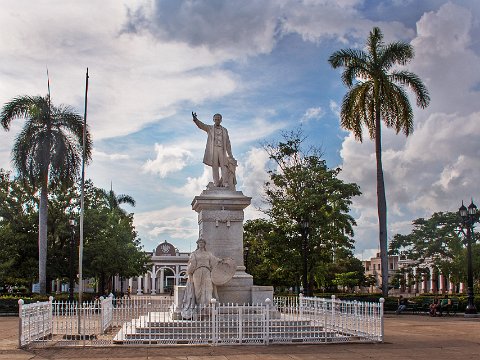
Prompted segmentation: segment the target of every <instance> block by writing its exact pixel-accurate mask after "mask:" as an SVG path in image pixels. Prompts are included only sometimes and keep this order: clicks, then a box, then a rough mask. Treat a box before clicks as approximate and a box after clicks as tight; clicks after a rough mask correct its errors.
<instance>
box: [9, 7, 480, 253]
mask: <svg viewBox="0 0 480 360" xmlns="http://www.w3.org/2000/svg"><path fill="white" fill-rule="evenodd" d="M1 8H2V11H1V12H0V59H1V66H0V103H1V104H2V105H3V104H4V103H5V102H7V101H9V100H10V99H12V98H13V97H14V96H17V95H23V94H28V95H45V94H46V92H47V88H46V83H47V81H46V68H47V67H48V69H49V73H50V83H51V92H52V100H53V102H54V103H55V104H61V103H63V104H69V105H72V106H74V107H75V108H76V109H77V110H78V112H79V113H80V114H83V103H84V92H85V71H86V68H87V67H88V68H89V74H90V82H89V111H88V123H89V126H90V129H91V132H92V135H93V139H94V153H93V161H92V163H91V165H90V166H89V167H88V168H87V177H89V178H92V179H93V181H94V183H95V184H96V185H97V186H98V187H102V188H106V189H109V188H110V185H111V184H113V189H114V191H115V192H116V193H117V194H129V195H131V196H133V197H134V198H135V199H136V201H137V206H136V207H135V208H127V207H126V209H127V210H128V211H132V212H135V224H136V227H137V230H138V232H139V235H140V237H141V239H142V243H143V245H144V246H145V248H146V249H147V250H151V249H153V248H154V247H156V245H157V244H158V243H159V242H163V241H164V240H168V241H170V242H172V243H173V244H174V245H175V246H177V247H178V248H179V249H180V250H182V251H189V250H190V249H191V248H192V247H193V245H192V244H194V242H195V238H196V236H197V234H198V225H197V217H196V213H195V212H194V211H193V210H191V206H190V203H191V201H192V199H193V197H194V196H196V195H198V194H199V193H200V192H201V191H202V189H204V188H205V186H206V184H207V183H208V181H209V177H210V171H208V169H206V168H204V166H203V164H202V157H203V148H204V144H205V141H206V135H205V133H204V132H202V131H201V130H199V129H197V128H196V127H195V125H194V124H193V123H192V120H191V112H192V111H195V112H197V114H198V117H199V118H200V119H201V120H203V121H204V122H207V123H210V122H211V118H212V115H213V114H214V113H216V112H220V113H221V114H223V117H224V121H223V125H225V126H226V127H227V128H228V130H229V133H230V138H231V142H232V148H233V154H234V156H235V157H236V158H237V160H238V161H239V168H238V170H237V177H238V182H239V184H238V188H239V190H241V191H243V193H244V194H245V195H247V196H252V197H253V205H252V206H251V207H249V208H248V210H247V218H255V217H258V216H259V214H258V213H257V212H256V210H255V206H259V205H260V204H261V202H260V195H261V189H262V183H263V181H264V180H265V179H266V172H265V169H266V166H267V156H266V154H265V152H264V151H263V150H262V143H264V142H265V141H267V142H272V141H275V140H279V139H280V138H281V133H282V131H289V130H293V129H296V128H298V127H299V126H301V127H302V128H303V131H304V132H305V133H306V134H308V136H309V137H308V140H307V141H308V142H309V143H310V144H313V145H316V146H319V147H321V148H322V149H323V151H324V154H325V155H324V156H325V158H326V160H327V163H328V165H329V166H330V167H335V166H341V167H342V168H343V172H342V175H341V176H342V178H343V179H344V180H345V181H348V182H356V183H358V184H359V185H360V187H361V190H362V192H363V195H362V196H361V197H358V198H356V199H355V202H354V205H353V207H352V213H353V215H354V216H355V218H356V219H357V222H358V226H357V228H356V232H355V239H356V254H357V255H358V256H359V257H364V258H366V257H367V256H370V255H371V254H372V253H373V252H375V251H376V249H377V243H378V236H377V215H376V212H377V210H376V185H375V162H374V157H375V155H374V148H373V143H372V142H371V141H370V140H369V139H368V138H367V139H365V140H364V142H363V143H361V144H360V143H358V142H356V141H355V139H354V138H353V137H352V136H351V135H350V134H349V133H348V132H345V131H343V130H342V129H341V128H340V126H339V114H338V111H339V104H341V101H342V97H343V95H344V94H345V88H344V86H343V85H342V83H341V81H340V72H339V71H337V70H333V69H332V68H331V67H330V66H329V64H328V62H327V59H328V57H329V55H330V54H331V53H332V52H333V51H335V50H338V49H341V48H355V47H356V48H358V47H362V46H363V44H364V43H365V38H366V37H367V36H368V33H369V31H370V30H371V29H372V28H373V27H374V26H379V27H380V28H381V29H382V31H383V33H384V34H385V40H386V42H390V41H395V40H402V41H406V42H409V43H411V44H412V45H413V46H414V48H415V52H416V56H415V59H414V60H413V61H412V62H411V63H410V64H409V65H408V69H409V70H411V71H413V72H415V73H416V74H418V75H419V76H420V77H421V78H422V79H423V81H424V82H425V84H426V86H427V87H428V89H429V91H430V95H431V99H432V100H431V104H430V106H429V107H428V108H427V109H426V110H421V109H418V108H416V109H415V131H414V133H413V135H411V136H409V137H408V138H405V137H404V136H403V135H395V133H393V132H392V131H389V130H384V132H383V149H384V152H383V156H384V158H383V159H384V171H385V176H386V189H387V201H388V208H389V215H388V223H389V236H390V237H391V236H393V235H394V234H395V233H397V232H405V231H408V229H409V224H410V222H411V221H412V219H415V218H417V217H421V216H430V215H431V214H432V213H433V212H434V211H442V210H443V211H446V210H448V211H454V210H456V209H458V207H459V206H460V204H461V201H462V199H463V200H465V201H469V199H470V197H473V198H474V199H476V200H477V202H478V203H480V186H479V181H478V179H479V178H480V166H479V165H480V161H479V157H480V141H479V139H480V97H479V95H480V5H479V2H478V0H457V1H444V0H424V1H417V0H390V1H380V0H378V1H366V0H272V1H267V0H244V1H233V0H231V1H226V0H225V1H222V0H204V1H195V0H189V1H179V0H165V1H160V0H158V1H140V0H138V1H134V0H123V1H120V0H103V1H94V0H88V1H73V0H72V1H65V0H58V1H56V0H49V1H48V0H37V1H27V0H12V1H9V0H4V1H2V3H1ZM412 105H413V106H414V105H415V101H412ZM22 125H23V124H22V122H21V121H17V122H15V124H14V126H13V127H12V130H11V131H10V132H4V131H3V130H2V131H1V133H0V136H1V141H0V167H2V168H6V169H11V163H10V157H11V155H10V150H11V148H12V143H13V140H14V138H15V135H16V134H17V133H18V131H19V129H20V128H21V126H22Z"/></svg>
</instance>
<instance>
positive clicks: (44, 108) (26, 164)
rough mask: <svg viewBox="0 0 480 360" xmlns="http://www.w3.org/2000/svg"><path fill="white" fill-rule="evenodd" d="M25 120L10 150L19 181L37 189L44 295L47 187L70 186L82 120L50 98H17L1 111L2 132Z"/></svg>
mask: <svg viewBox="0 0 480 360" xmlns="http://www.w3.org/2000/svg"><path fill="white" fill-rule="evenodd" d="M17 118H19V119H25V120H26V123H25V126H24V127H23V129H22V131H21V132H20V134H18V136H17V138H16V140H15V144H14V146H13V150H12V162H13V165H14V167H15V168H16V170H17V171H18V174H19V176H20V178H22V179H23V180H24V181H25V182H28V183H29V184H30V185H31V186H32V187H33V188H34V189H39V190H40V203H39V215H38V223H39V228H38V277H39V283H40V293H41V294H46V279H47V276H46V263H47V216H48V187H49V185H50V186H56V185H61V184H65V183H68V184H71V181H73V180H74V179H75V178H76V176H77V174H78V171H79V167H80V164H81V155H82V147H81V145H82V139H83V118H82V117H81V116H80V115H78V114H76V113H75V112H74V111H73V109H72V108H70V107H68V106H64V105H61V106H60V107H55V106H52V105H51V103H50V97H49V96H48V95H47V96H45V97H41V96H19V97H17V98H14V99H13V100H11V101H10V102H8V103H7V104H6V105H5V106H4V107H3V109H2V112H1V114H0V121H1V123H2V126H3V128H4V129H5V130H7V131H8V130H9V129H10V123H11V121H12V120H14V119H17ZM86 134H87V135H86V139H85V154H86V159H90V158H91V145H92V143H91V140H90V135H89V132H88V131H87V132H86Z"/></svg>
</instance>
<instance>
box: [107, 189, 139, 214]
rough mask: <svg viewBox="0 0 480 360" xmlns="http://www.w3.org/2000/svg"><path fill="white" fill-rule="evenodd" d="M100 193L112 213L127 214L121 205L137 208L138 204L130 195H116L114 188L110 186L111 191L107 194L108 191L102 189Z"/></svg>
mask: <svg viewBox="0 0 480 360" xmlns="http://www.w3.org/2000/svg"><path fill="white" fill-rule="evenodd" d="M100 192H101V194H102V197H103V200H104V201H105V203H106V205H107V207H108V208H109V209H110V211H120V212H122V213H123V214H125V210H123V209H122V208H121V207H120V205H121V204H128V205H130V206H135V204H136V203H135V199H134V198H133V197H131V196H130V195H125V194H120V195H117V194H115V192H114V191H113V188H112V186H110V191H108V192H107V191H106V190H103V189H100Z"/></svg>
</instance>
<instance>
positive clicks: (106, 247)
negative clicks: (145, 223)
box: [84, 183, 149, 295]
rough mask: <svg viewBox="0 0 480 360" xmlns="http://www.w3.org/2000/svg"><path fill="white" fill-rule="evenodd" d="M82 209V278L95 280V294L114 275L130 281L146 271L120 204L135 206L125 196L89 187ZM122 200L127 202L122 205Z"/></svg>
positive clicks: (137, 241)
mask: <svg viewBox="0 0 480 360" xmlns="http://www.w3.org/2000/svg"><path fill="white" fill-rule="evenodd" d="M86 193H87V196H88V201H86V202H85V203H86V204H87V206H86V209H85V230H84V231H85V248H84V256H85V274H86V275H87V276H91V277H95V278H98V279H99V285H100V286H99V292H100V294H102V295H103V294H104V293H105V290H106V286H107V284H108V283H110V280H111V279H112V277H113V276H115V275H117V274H118V275H120V276H122V277H131V276H135V275H139V274H143V273H145V272H146V271H147V264H148V263H149V258H148V256H147V255H146V254H145V253H144V252H143V250H142V247H141V246H140V239H139V238H138V236H137V232H136V231H135V228H134V226H133V214H127V213H126V212H125V211H124V210H123V209H121V208H120V206H119V205H120V204H121V203H129V204H135V201H134V200H133V198H132V197H130V196H128V195H122V196H117V195H115V193H114V192H113V190H110V191H109V192H107V191H105V190H103V189H98V188H95V187H94V186H93V184H91V183H89V184H88V186H87V191H86ZM124 199H130V201H126V200H124Z"/></svg>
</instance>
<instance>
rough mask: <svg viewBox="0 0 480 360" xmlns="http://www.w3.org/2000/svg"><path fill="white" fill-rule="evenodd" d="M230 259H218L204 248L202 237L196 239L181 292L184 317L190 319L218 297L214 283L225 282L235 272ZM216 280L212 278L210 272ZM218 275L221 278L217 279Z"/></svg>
mask: <svg viewBox="0 0 480 360" xmlns="http://www.w3.org/2000/svg"><path fill="white" fill-rule="evenodd" d="M235 268H236V266H235V263H234V262H233V260H232V259H230V258H226V259H220V258H217V257H216V256H214V255H213V254H212V253H211V252H209V251H207V249H206V242H205V240H204V239H203V238H201V237H200V238H199V239H198V240H197V249H196V250H195V251H194V252H192V254H191V255H190V259H189V261H188V266H187V275H188V279H187V286H186V288H185V293H184V294H183V301H182V308H181V315H182V318H184V319H192V318H193V317H194V314H195V312H196V311H197V310H198V309H199V308H205V307H206V306H208V305H210V300H211V299H212V298H215V299H218V294H217V287H216V284H218V285H221V284H223V283H225V282H227V281H228V280H229V279H230V278H231V277H232V276H233V274H234V272H235ZM215 271H216V274H215V275H217V276H216V277H217V279H216V280H217V281H215V279H213V278H212V272H215ZM218 275H220V277H221V280H220V281H219V279H218Z"/></svg>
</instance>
